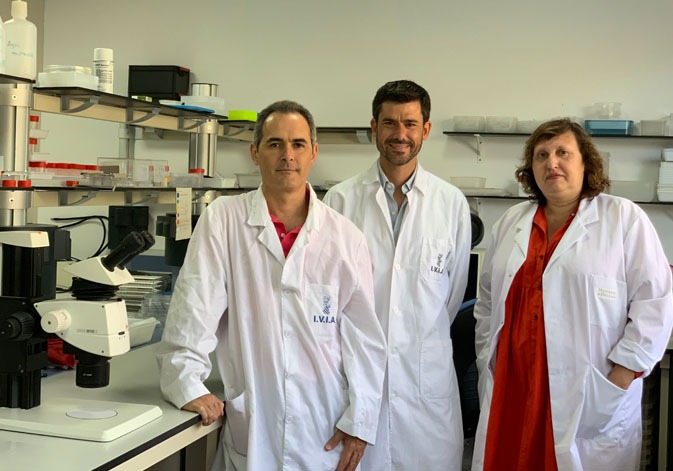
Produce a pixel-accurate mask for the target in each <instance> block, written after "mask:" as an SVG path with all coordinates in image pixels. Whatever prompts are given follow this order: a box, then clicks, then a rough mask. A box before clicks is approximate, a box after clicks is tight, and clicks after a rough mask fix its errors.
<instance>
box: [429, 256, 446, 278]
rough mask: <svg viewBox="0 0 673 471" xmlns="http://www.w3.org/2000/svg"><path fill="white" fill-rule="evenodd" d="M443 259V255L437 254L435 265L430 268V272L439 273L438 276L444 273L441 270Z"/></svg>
mask: <svg viewBox="0 0 673 471" xmlns="http://www.w3.org/2000/svg"><path fill="white" fill-rule="evenodd" d="M443 258H444V254H441V253H440V254H437V265H433V266H431V267H430V271H432V272H435V273H439V274H440V275H441V274H443V273H444V269H443V268H442V259H443Z"/></svg>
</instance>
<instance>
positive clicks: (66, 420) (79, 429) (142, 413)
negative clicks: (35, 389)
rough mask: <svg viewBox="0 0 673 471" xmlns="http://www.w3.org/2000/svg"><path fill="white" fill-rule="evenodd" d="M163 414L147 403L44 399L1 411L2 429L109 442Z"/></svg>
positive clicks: (0, 409)
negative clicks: (36, 402)
mask: <svg viewBox="0 0 673 471" xmlns="http://www.w3.org/2000/svg"><path fill="white" fill-rule="evenodd" d="M161 414H162V412H161V409H160V408H159V407H158V406H153V405H148V404H129V403H123V402H106V401H89V400H84V399H69V398H43V400H42V404H41V405H40V406H38V407H34V408H32V409H9V408H5V407H2V408H0V430H9V431H11V432H23V433H33V434H37V435H48V436H52V437H63V438H74V439H78V440H90V441H94V442H109V441H112V440H115V439H117V438H119V437H121V436H122V435H126V434H127V433H129V432H132V431H134V430H136V429H138V428H140V427H142V426H143V425H145V424H147V423H149V422H151V421H152V420H154V419H156V418H158V417H161ZM75 417H77V418H75ZM80 417H85V418H80ZM96 417H101V418H96Z"/></svg>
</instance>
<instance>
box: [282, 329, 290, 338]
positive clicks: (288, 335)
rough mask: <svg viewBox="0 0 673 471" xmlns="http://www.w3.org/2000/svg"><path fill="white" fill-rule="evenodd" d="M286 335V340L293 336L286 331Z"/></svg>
mask: <svg viewBox="0 0 673 471" xmlns="http://www.w3.org/2000/svg"><path fill="white" fill-rule="evenodd" d="M284 335H285V337H286V338H290V335H291V334H290V332H288V331H287V330H286V331H285V332H284Z"/></svg>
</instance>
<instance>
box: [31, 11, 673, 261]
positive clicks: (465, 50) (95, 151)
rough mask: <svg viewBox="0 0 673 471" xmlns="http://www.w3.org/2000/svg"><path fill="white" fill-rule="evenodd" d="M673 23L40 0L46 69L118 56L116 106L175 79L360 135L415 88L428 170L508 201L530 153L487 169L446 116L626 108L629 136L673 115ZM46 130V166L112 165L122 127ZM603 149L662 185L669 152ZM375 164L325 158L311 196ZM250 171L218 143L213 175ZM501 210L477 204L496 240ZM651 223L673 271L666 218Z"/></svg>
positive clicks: (178, 157)
mask: <svg viewBox="0 0 673 471" xmlns="http://www.w3.org/2000/svg"><path fill="white" fill-rule="evenodd" d="M671 18H673V2H671V1H670V0H652V1H647V2H633V1H632V0H612V1H608V0H594V1H592V2H586V1H572V2H564V3H563V4H561V3H560V2H557V1H550V0H538V1H523V0H522V1H518V2H514V1H510V2H502V1H496V0H484V1H471V2H468V1H455V0H453V1H451V0H449V1H447V0H419V1H416V2H403V1H399V0H386V1H382V0H376V1H368V2H366V1H357V2H356V1H350V0H347V1H341V2H323V1H315V0H313V1H308V0H297V1H293V2H274V1H268V0H266V1H257V2H254V1H253V2H250V1H248V2H245V1H240V0H239V1H217V0H202V1H194V2H185V1H177V0H145V1H139V0H133V1H131V0H117V1H114V2H103V1H91V0H88V1H87V0H58V1H56V0H46V1H45V21H44V29H45V34H44V37H45V43H44V61H45V62H44V63H45V64H78V65H88V64H90V62H91V60H92V56H93V48H94V47H109V48H112V49H114V52H115V74H116V76H115V86H114V87H115V92H116V93H120V94H125V93H126V83H127V71H128V65H129V64H174V65H181V66H184V67H188V68H190V69H191V70H192V73H193V74H192V81H205V82H214V83H218V84H219V85H220V96H223V97H225V98H226V100H227V107H228V108H230V109H253V110H259V109H261V108H263V107H264V106H266V105H267V104H269V103H271V102H273V101H275V100H278V99H283V98H288V99H294V100H297V101H299V102H301V103H302V104H304V105H306V106H307V107H308V108H309V109H310V110H311V111H312V112H313V113H314V115H315V118H316V121H317V123H318V125H319V126H367V125H368V123H369V120H370V118H371V111H370V109H371V100H372V97H373V95H374V93H375V91H376V89H377V88H378V87H379V86H380V85H381V84H383V83H384V82H386V81H388V80H395V79H400V78H408V79H412V80H415V81H417V82H419V83H420V84H421V85H423V86H424V87H426V88H427V89H428V91H429V92H430V95H431V97H432V102H433V109H432V121H433V123H434V126H433V131H432V133H431V136H430V139H429V140H428V141H427V142H426V143H425V145H424V147H423V151H422V153H421V162H422V163H423V165H424V166H425V167H426V168H427V169H429V170H431V171H432V172H435V173H437V174H438V175H439V176H441V177H443V178H447V179H448V178H449V177H450V176H451V175H463V176H467V175H481V176H486V177H487V186H488V187H497V188H506V189H508V190H510V191H513V192H515V191H516V185H515V182H514V178H513V171H514V167H515V165H516V163H517V158H518V157H519V155H520V154H521V151H522V148H523V142H524V139H523V138H490V139H486V140H485V148H484V151H485V159H484V161H483V162H481V163H478V162H477V159H476V154H475V153H474V150H473V144H474V143H473V142H472V140H471V139H467V138H459V137H447V136H445V135H443V134H442V131H444V130H448V129H450V126H451V122H450V119H451V118H452V116H454V115H500V116H517V117H519V119H547V118H550V117H554V116H559V115H567V116H579V117H582V116H586V113H587V107H588V106H589V105H591V104H593V103H595V102H600V101H619V102H621V103H622V104H623V105H622V117H623V118H625V119H633V120H636V121H637V120H640V119H657V118H661V117H663V116H665V115H668V114H669V113H673V93H671V85H670V83H671V77H673V53H671V52H670V51H671V44H673V29H672V28H671V27H670V21H671ZM43 123H44V124H43V126H44V127H45V128H48V129H50V130H51V133H50V135H49V138H48V139H47V140H46V141H45V143H44V144H43V147H42V150H43V151H44V152H51V154H52V156H51V159H52V160H53V161H79V162H85V163H95V162H96V158H97V157H98V156H113V155H116V154H117V137H116V136H117V125H114V124H110V123H100V122H94V121H89V120H84V119H79V118H73V117H62V116H50V115H46V114H45V115H43ZM598 145H599V147H600V148H601V150H604V151H609V152H610V153H611V154H612V161H611V169H610V171H611V176H612V178H614V179H618V180H619V179H624V180H643V181H655V180H656V165H657V163H656V161H657V160H658V155H659V151H660V149H661V147H662V146H665V145H668V146H671V147H673V141H665V140H657V141H640V140H627V141H624V140H617V139H610V140H599V141H598ZM187 149H188V141H187V139H185V138H183V139H178V140H175V139H173V140H167V141H164V142H158V141H145V142H142V143H139V144H138V146H137V148H136V156H137V157H138V158H142V157H150V156H151V157H153V158H168V159H169V160H170V162H171V167H172V169H173V170H177V171H185V170H186V168H187ZM376 156H377V153H376V149H375V147H374V146H373V145H369V146H368V145H322V146H321V148H320V153H319V158H318V163H317V164H316V166H315V167H314V169H313V171H312V175H311V181H312V182H313V183H316V184H320V183H322V182H323V181H324V180H341V179H344V178H346V177H348V176H350V175H352V174H354V173H356V172H358V171H360V170H362V169H364V168H366V167H367V166H369V165H370V164H371V162H373V160H374V159H375V158H376ZM252 168H253V166H252V163H251V162H250V161H249V158H248V155H247V145H246V144H242V143H235V142H229V141H225V140H221V141H220V142H219V147H218V162H217V171H218V173H220V174H223V175H229V174H233V173H234V172H239V171H247V170H251V169H252ZM503 204H507V203H503V202H494V201H488V200H485V201H484V202H483V203H482V205H481V207H480V214H481V215H482V217H483V218H484V219H485V222H486V224H487V226H488V225H490V224H491V223H492V222H493V221H494V220H495V218H497V216H498V215H499V214H501V213H502V210H503ZM646 209H647V211H648V213H649V214H650V215H651V216H652V219H653V221H654V222H655V225H656V227H657V228H658V230H659V233H660V236H661V238H662V241H663V243H664V245H665V248H666V251H667V254H668V257H669V259H672V260H673V240H671V237H668V236H667V234H668V233H670V231H671V229H673V206H654V205H648V206H646ZM104 210H105V208H102V210H101V211H104ZM70 211H72V210H70ZM41 214H44V211H42V212H41ZM41 217H43V216H41ZM92 245H95V244H92ZM85 247H86V246H84V245H83V246H82V250H84V249H85ZM93 250H95V247H93V248H92V250H91V251H93ZM80 255H81V256H86V253H82V254H80Z"/></svg>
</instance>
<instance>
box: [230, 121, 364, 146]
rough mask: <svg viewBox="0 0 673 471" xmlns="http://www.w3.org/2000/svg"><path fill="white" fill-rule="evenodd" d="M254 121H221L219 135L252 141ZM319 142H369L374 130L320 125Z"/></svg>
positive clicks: (318, 130) (318, 129) (317, 129)
mask: <svg viewBox="0 0 673 471" xmlns="http://www.w3.org/2000/svg"><path fill="white" fill-rule="evenodd" d="M254 127H255V122H254V121H226V120H221V121H220V129H219V132H218V136H222V137H227V138H232V139H237V140H239V141H246V142H252V134H253V129H254ZM316 131H317V132H318V143H319V144H369V143H371V142H372V130H371V128H365V127H361V128H359V127H318V128H316Z"/></svg>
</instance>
